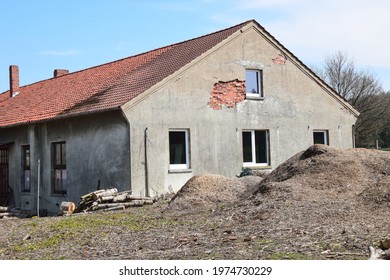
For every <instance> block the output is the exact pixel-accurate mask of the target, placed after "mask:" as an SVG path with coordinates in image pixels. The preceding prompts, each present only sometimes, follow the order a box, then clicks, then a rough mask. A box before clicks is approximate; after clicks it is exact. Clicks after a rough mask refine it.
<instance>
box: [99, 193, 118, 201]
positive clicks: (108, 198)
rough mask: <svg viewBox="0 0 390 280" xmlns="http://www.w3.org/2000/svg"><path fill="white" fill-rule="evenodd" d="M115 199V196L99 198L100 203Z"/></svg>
mask: <svg viewBox="0 0 390 280" xmlns="http://www.w3.org/2000/svg"><path fill="white" fill-rule="evenodd" d="M114 198H115V196H113V195H108V196H102V197H100V198H99V200H100V202H110V201H112V200H113V199H114Z"/></svg>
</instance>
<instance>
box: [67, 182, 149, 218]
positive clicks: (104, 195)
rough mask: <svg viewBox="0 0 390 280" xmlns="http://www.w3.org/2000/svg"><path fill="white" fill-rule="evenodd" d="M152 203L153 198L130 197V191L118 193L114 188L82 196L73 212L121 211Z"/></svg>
mask: <svg viewBox="0 0 390 280" xmlns="http://www.w3.org/2000/svg"><path fill="white" fill-rule="evenodd" d="M154 202H155V199H154V198H150V197H141V196H136V195H132V194H131V191H124V192H118V190H117V189H116V188H112V189H105V190H98V191H94V192H91V193H88V194H86V195H83V196H82V197H81V198H80V203H79V205H78V206H77V207H76V209H75V210H74V212H75V213H80V212H88V211H98V210H101V211H111V210H122V209H125V208H128V207H135V206H143V205H148V204H153V203H154Z"/></svg>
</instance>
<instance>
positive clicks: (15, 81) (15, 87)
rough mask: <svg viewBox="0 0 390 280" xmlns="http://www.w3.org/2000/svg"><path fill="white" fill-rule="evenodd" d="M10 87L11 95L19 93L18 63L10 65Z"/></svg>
mask: <svg viewBox="0 0 390 280" xmlns="http://www.w3.org/2000/svg"><path fill="white" fill-rule="evenodd" d="M9 87H10V97H14V96H16V95H18V94H19V67H18V66H17V65H11V66H10V67H9Z"/></svg>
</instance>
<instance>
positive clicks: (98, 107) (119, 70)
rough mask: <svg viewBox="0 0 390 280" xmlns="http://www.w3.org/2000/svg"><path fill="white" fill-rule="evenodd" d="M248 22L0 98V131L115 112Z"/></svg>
mask: <svg viewBox="0 0 390 280" xmlns="http://www.w3.org/2000/svg"><path fill="white" fill-rule="evenodd" d="M249 22H251V21H247V22H244V23H241V24H239V25H236V26H233V27H231V28H228V29H224V30H221V31H218V32H215V33H212V34H208V35H205V36H202V37H199V38H196V39H192V40H188V41H185V42H181V43H177V44H173V45H170V46H167V47H163V48H159V49H156V50H152V51H149V52H146V53H142V54H139V55H135V56H131V57H128V58H124V59H121V60H117V61H113V62H110V63H107V64H103V65H100V66H96V67H92V68H88V69H85V70H81V71H78V72H74V73H69V74H66V75H63V76H60V77H57V78H52V79H48V80H44V81H40V82H37V83H34V84H30V85H26V86H23V87H20V94H19V95H17V96H14V97H12V98H10V97H9V96H10V92H9V91H7V92H5V93H3V94H0V127H7V126H15V125H21V124H26V123H31V122H38V121H46V120H51V119H56V118H61V117H68V116H74V115H80V114H89V113H94V112H99V111H104V110H112V109H118V108H119V106H121V105H124V104H125V103H127V102H128V101H130V100H131V99H132V98H134V97H136V96H137V95H139V94H141V93H143V92H144V91H145V90H147V89H148V88H150V87H152V86H153V85H155V84H156V83H158V82H160V81H162V80H163V79H164V78H166V77H168V76H169V75H171V74H173V73H174V72H176V71H177V70H179V69H180V68H182V67H183V66H185V65H186V64H188V63H190V62H191V61H192V60H194V59H195V58H197V57H199V56H200V55H201V54H203V53H205V52H206V51H208V50H210V49H211V48H212V47H214V46H215V45H217V44H218V43H220V42H222V41H223V40H224V39H226V38H228V37H229V36H230V35H232V34H233V33H235V32H236V31H238V30H239V29H240V28H242V27H243V26H245V25H246V24H248V23H249Z"/></svg>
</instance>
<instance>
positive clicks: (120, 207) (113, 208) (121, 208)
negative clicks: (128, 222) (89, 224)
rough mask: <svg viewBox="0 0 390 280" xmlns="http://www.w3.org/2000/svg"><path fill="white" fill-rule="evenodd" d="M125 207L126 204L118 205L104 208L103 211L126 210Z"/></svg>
mask: <svg viewBox="0 0 390 280" xmlns="http://www.w3.org/2000/svg"><path fill="white" fill-rule="evenodd" d="M124 209H125V206H123V205H122V206H117V207H111V208H106V209H103V210H101V211H116V210H124Z"/></svg>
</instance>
